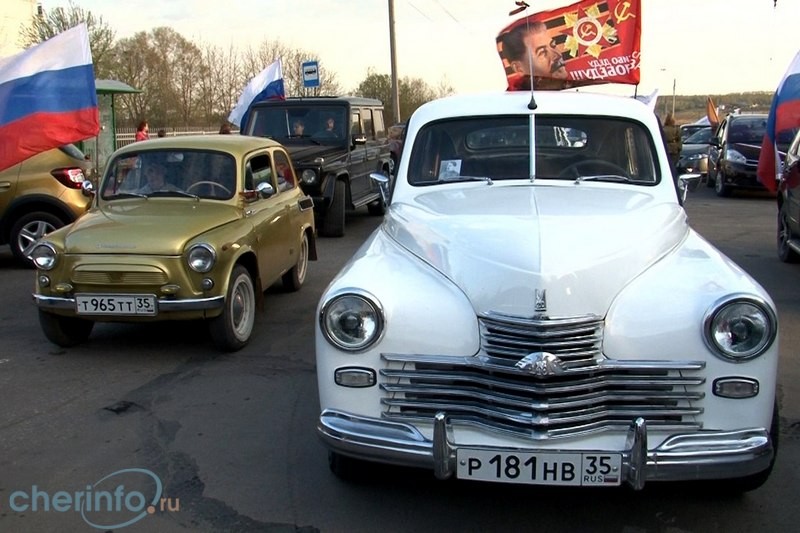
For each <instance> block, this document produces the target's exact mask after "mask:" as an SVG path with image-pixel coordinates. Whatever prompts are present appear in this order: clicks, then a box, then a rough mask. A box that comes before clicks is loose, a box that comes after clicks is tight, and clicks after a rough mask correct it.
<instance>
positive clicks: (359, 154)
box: [350, 108, 370, 206]
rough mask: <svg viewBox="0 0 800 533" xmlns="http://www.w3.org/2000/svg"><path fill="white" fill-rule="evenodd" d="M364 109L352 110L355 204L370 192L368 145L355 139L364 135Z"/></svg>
mask: <svg viewBox="0 0 800 533" xmlns="http://www.w3.org/2000/svg"><path fill="white" fill-rule="evenodd" d="M361 119H362V109H361V108H351V110H350V197H351V199H352V201H353V205H355V206H359V205H361V204H362V203H363V202H362V199H363V198H364V196H366V195H367V194H369V189H370V187H369V185H370V184H369V172H370V170H369V166H368V161H367V146H366V144H364V143H356V142H355V139H356V138H359V137H362V138H363V135H364V129H363V126H362V123H361Z"/></svg>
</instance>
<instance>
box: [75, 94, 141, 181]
mask: <svg viewBox="0 0 800 533" xmlns="http://www.w3.org/2000/svg"><path fill="white" fill-rule="evenodd" d="M95 89H96V91H97V109H98V112H99V115H100V133H99V134H98V135H97V137H92V138H89V139H86V140H84V141H83V142H82V143H81V150H83V153H84V154H86V155H88V156H89V159H90V160H91V161H92V175H93V176H97V175H98V174H100V173H101V172H102V171H103V169H104V168H105V165H106V161H108V158H109V157H110V156H111V154H112V152H114V150H116V149H117V136H116V131H117V119H116V101H115V97H116V96H117V95H120V94H132V93H140V92H142V91H141V90H139V89H134V88H133V87H131V86H130V85H128V84H127V83H123V82H121V81H117V80H95Z"/></svg>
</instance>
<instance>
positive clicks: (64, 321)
mask: <svg viewBox="0 0 800 533" xmlns="http://www.w3.org/2000/svg"><path fill="white" fill-rule="evenodd" d="M39 325H40V326H41V327H42V331H43V332H44V336H45V337H47V340H49V341H50V342H52V343H53V344H56V345H58V346H61V347H63V348H69V347H70V346H76V345H78V344H81V343H82V342H85V341H86V339H88V338H89V334H90V333H91V332H92V328H93V327H94V322H93V321H91V320H85V319H83V318H75V317H70V316H61V315H54V314H53V313H48V312H47V311H42V310H41V309H39Z"/></svg>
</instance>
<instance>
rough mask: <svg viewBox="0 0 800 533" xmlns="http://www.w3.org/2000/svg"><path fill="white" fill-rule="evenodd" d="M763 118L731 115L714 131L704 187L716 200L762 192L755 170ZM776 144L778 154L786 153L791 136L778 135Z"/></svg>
mask: <svg viewBox="0 0 800 533" xmlns="http://www.w3.org/2000/svg"><path fill="white" fill-rule="evenodd" d="M767 118H768V116H767V115H766V114H760V113H752V114H749V113H747V114H733V115H728V116H727V117H725V119H724V120H723V121H722V123H721V124H720V125H719V127H718V128H717V131H716V133H715V134H714V136H713V137H712V138H711V145H710V147H709V148H710V149H709V155H708V186H709V187H711V186H713V187H714V189H715V190H716V191H717V195H718V196H730V194H731V192H732V191H733V190H734V189H751V190H761V191H763V190H766V189H764V186H763V185H761V182H759V181H758V178H757V177H756V169H757V168H758V157H759V155H760V153H761V143H762V142H763V141H764V134H765V133H766V131H767ZM777 141H778V142H777V144H778V150H779V151H780V152H781V153H784V152H786V148H788V146H789V143H790V142H792V132H788V131H787V132H782V133H781V134H779V135H778V139H777ZM781 157H782V156H781Z"/></svg>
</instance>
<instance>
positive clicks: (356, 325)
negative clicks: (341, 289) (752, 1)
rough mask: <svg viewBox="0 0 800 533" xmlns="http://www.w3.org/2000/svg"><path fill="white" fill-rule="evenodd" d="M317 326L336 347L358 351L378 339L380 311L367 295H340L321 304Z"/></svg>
mask: <svg viewBox="0 0 800 533" xmlns="http://www.w3.org/2000/svg"><path fill="white" fill-rule="evenodd" d="M320 327H321V328H322V332H323V333H324V334H325V337H326V338H327V339H328V341H329V342H330V343H331V344H333V345H334V346H336V347H337V348H340V349H342V350H346V351H348V352H359V351H363V350H366V349H367V348H369V347H370V346H371V345H372V344H374V343H375V341H377V340H378V339H379V338H380V336H381V333H382V331H383V313H382V311H381V309H380V307H379V305H378V304H376V303H375V301H374V300H373V299H372V298H370V297H368V296H367V295H364V294H353V293H347V294H342V295H340V296H336V297H335V298H333V299H332V300H330V301H328V302H327V303H326V304H325V305H324V306H323V308H322V313H321V315H320Z"/></svg>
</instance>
